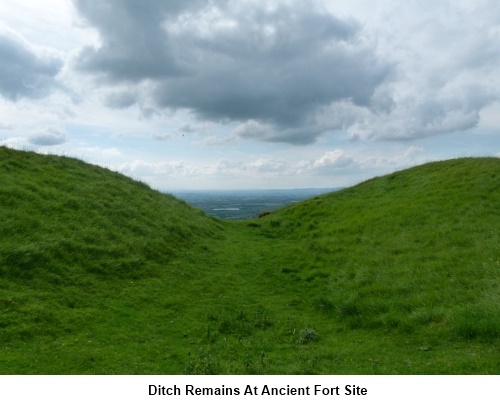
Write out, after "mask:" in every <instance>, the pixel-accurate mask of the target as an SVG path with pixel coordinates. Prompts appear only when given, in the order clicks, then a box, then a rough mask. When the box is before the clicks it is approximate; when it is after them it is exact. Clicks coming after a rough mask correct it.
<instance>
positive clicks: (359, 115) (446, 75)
mask: <svg viewBox="0 0 500 405" xmlns="http://www.w3.org/2000/svg"><path fill="white" fill-rule="evenodd" d="M74 4H75V5H76V9H77V10H78V12H79V13H80V15H81V16H83V17H84V18H85V19H86V21H87V23H88V24H89V25H91V26H93V27H95V28H96V29H97V30H98V32H99V35H100V41H101V43H100V45H99V46H88V47H85V48H83V49H82V50H81V51H80V53H79V55H78V57H77V58H76V59H75V62H74V66H75V67H76V68H77V70H79V71H80V72H83V73H86V74H90V75H93V76H94V77H95V78H96V79H97V81H96V83H98V85H99V86H104V87H106V86H109V87H116V86H122V87H123V86H125V88H126V90H124V91H113V92H112V93H110V94H108V96H107V97H106V98H105V104H106V105H107V106H108V107H111V108H114V109H122V108H128V107H130V106H132V105H134V104H137V105H139V107H140V108H142V109H143V110H144V111H147V112H148V113H149V115H152V114H154V111H163V112H165V111H168V112H175V111H178V110H188V111H189V112H190V113H191V115H190V116H192V117H195V118H196V119H198V120H199V121H202V122H216V123H219V124H222V125H224V124H231V125H233V126H234V127H236V129H235V130H234V133H233V137H232V139H253V140H258V141H263V142H283V143H289V144H294V145H306V144H311V143H314V142H316V141H317V140H318V139H319V138H320V137H322V136H326V135H328V134H331V133H332V131H337V130H341V131H345V132H347V133H348V134H350V136H351V138H352V139H353V140H358V139H364V140H368V139H369V140H388V139H390V140H409V139H417V138H424V137H432V136H437V135H441V134H445V133H453V132H457V131H465V130H468V129H471V128H474V127H476V126H477V125H478V123H479V121H480V119H481V114H480V113H481V111H482V110H483V109H484V108H486V107H488V106H489V105H490V104H491V103H494V102H495V101H497V100H499V99H500V79H499V78H498V74H497V72H498V66H499V64H500V48H499V47H498V43H499V41H500V21H499V19H498V17H497V16H498V15H500V13H498V12H497V11H500V7H499V6H498V4H497V3H496V2H495V1H489V0H484V1H482V2H471V1H465V0H464V1H462V2H452V1H443V2H434V3H432V4H427V3H426V5H422V4H420V3H418V2H404V3H398V4H397V5H396V4H394V3H393V2H390V1H388V2H381V6H380V10H379V9H377V8H376V9H377V10H378V12H374V13H372V14H373V15H369V14H367V13H359V12H357V11H359V10H357V8H356V7H358V8H359V4H358V5H357V6H356V4H355V5H353V6H352V8H351V11H352V12H351V13H347V12H346V11H345V10H346V8H343V14H342V15H341V14H336V13H335V12H332V11H331V9H332V8H333V7H330V6H329V5H325V4H324V2H321V1H308V2H304V1H294V2H289V1H285V0H277V1H275V2H273V3H264V2H260V1H257V0H255V1H254V0H246V1H242V2H229V1H220V2H212V1H209V0H192V1H182V2H175V1H163V2H158V1H154V0H147V1H144V2H141V4H140V6H139V5H138V3H137V2H135V1H132V0H124V1H120V0H110V1H107V2H100V1H97V0H74ZM328 7H330V10H327V8H328ZM346 7H347V9H349V6H346ZM384 7H385V8H384ZM345 15H358V16H361V17H362V18H364V20H361V19H355V18H352V17H344V16H345ZM380 16H383V18H382V17H380ZM145 106H146V107H145ZM207 135H209V134H207ZM210 136H211V135H210Z"/></svg>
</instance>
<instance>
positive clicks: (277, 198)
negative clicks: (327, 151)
mask: <svg viewBox="0 0 500 405" xmlns="http://www.w3.org/2000/svg"><path fill="white" fill-rule="evenodd" d="M340 189H341V188H340V187H337V188H306V189H300V188H299V189H290V190H193V191H173V192H172V193H171V194H172V195H173V196H174V197H177V198H179V199H181V200H184V201H186V202H187V203H188V204H190V205H192V206H193V207H196V208H200V209H202V210H203V211H204V212H205V213H206V214H207V215H211V216H214V217H217V218H221V219H249V218H256V217H258V216H259V214H263V213H267V212H270V211H274V210H276V209H278V208H281V207H284V206H285V205H289V204H292V203H296V202H299V201H303V200H307V199H308V198H312V197H315V196H317V195H320V194H326V193H329V192H333V191H336V190H340Z"/></svg>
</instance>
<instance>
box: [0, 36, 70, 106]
mask: <svg viewBox="0 0 500 405" xmlns="http://www.w3.org/2000/svg"><path fill="white" fill-rule="evenodd" d="M0 60H1V61H2V62H1V63H0V95H2V96H3V97H4V98H6V99H7V100H10V101H17V100H19V99H21V98H27V99H39V98H43V97H46V96H48V95H49V94H50V93H51V92H52V91H54V90H55V89H56V88H57V87H58V84H57V82H56V76H57V74H58V73H59V71H60V70H61V68H62V66H63V61H62V59H61V58H60V57H59V56H57V55H56V54H55V53H51V52H49V51H47V50H41V49H37V48H35V47H34V46H33V45H31V44H29V43H28V42H27V41H25V40H24V39H23V38H22V37H21V36H19V35H18V34H16V33H15V32H13V31H11V30H8V29H0Z"/></svg>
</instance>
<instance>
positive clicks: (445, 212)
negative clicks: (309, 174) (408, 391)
mask: <svg viewBox="0 0 500 405" xmlns="http://www.w3.org/2000/svg"><path fill="white" fill-rule="evenodd" d="M0 215H1V220H0V221H1V226H0V236H1V239H0V307H1V308H2V311H1V312H0V343H1V348H0V373H3V374H189V373H197V374H217V373H221V374H252V373H257V374H290V373H294V374H300V373H306V374H314V373H319V374H373V373H374V374H489V373H491V374H497V373H499V372H500V360H499V359H500V353H499V344H498V343H499V340H500V287H499V284H498V283H499V279H500V278H499V273H500V253H499V252H500V249H499V247H500V237H499V232H498V229H500V159H496V158H463V159H454V160H448V161H443V162H434V163H428V164H425V165H422V166H419V167H414V168H411V169H408V170H404V171H400V172H396V173H393V174H390V175H387V176H382V177H378V178H374V179H371V180H368V181H366V182H363V183H361V184H358V185H357V186H354V187H351V188H347V189H343V190H341V191H337V192H334V193H329V194H325V195H321V196H318V197H315V198H312V199H310V200H307V201H304V202H301V203H296V204H292V205H290V206H287V207H284V208H282V209H279V210H277V211H275V212H272V213H271V214H270V215H267V216H265V217H263V218H260V219H257V218H256V219H252V220H246V221H233V222H230V221H222V220H217V219H214V218H211V217H208V216H206V215H205V214H204V213H203V212H201V211H200V210H197V209H194V208H192V207H190V206H188V205H187V204H186V203H184V202H183V201H180V200H178V199H175V198H174V197H172V196H169V195H164V194H161V193H159V192H156V191H154V190H152V189H151V188H149V187H148V186H146V185H145V184H143V183H141V182H138V181H134V180H132V179H129V178H127V177H125V176H123V175H120V174H118V173H114V172H111V171H109V170H106V169H103V168H100V167H97V166H92V165H89V164H86V163H83V162H81V161H79V160H76V159H70V158H65V157H56V156H45V155H38V154H35V153H31V152H20V151H14V150H10V149H7V148H4V147H0Z"/></svg>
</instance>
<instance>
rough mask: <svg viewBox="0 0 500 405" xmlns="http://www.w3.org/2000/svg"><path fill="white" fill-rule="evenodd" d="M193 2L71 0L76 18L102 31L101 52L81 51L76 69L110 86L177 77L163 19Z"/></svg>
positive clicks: (86, 48)
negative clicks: (78, 13) (76, 12)
mask: <svg viewBox="0 0 500 405" xmlns="http://www.w3.org/2000/svg"><path fill="white" fill-rule="evenodd" d="M195 3H197V2H196V1H186V0H183V1H176V0H175V1H157V0H143V1H135V0H107V1H100V0H74V4H75V6H76V7H77V9H78V10H79V12H80V14H81V15H82V16H83V17H84V18H85V19H86V20H87V21H88V22H89V23H90V24H91V25H93V26H95V27H96V28H97V29H98V30H99V33H100V36H101V41H102V44H101V46H100V47H99V48H94V47H85V48H84V49H83V50H82V51H81V52H80V55H79V57H78V59H77V65H76V67H77V69H79V70H82V71H87V72H91V73H97V74H100V75H102V76H103V77H104V78H105V79H106V80H108V81H111V82H123V81H125V82H137V81H141V80H144V79H161V78H165V77H169V76H177V75H178V74H180V73H181V72H182V70H183V68H182V67H181V65H180V63H179V61H178V59H177V58H176V55H175V54H174V53H173V51H174V49H173V48H174V45H175V44H174V43H173V42H172V39H171V38H170V37H169V36H168V35H167V33H166V31H165V30H164V29H163V23H164V22H165V20H167V19H169V18H172V17H175V16H176V15H177V14H178V13H179V12H181V11H182V10H184V9H188V8H189V7H191V6H193V5H194V4H195Z"/></svg>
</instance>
